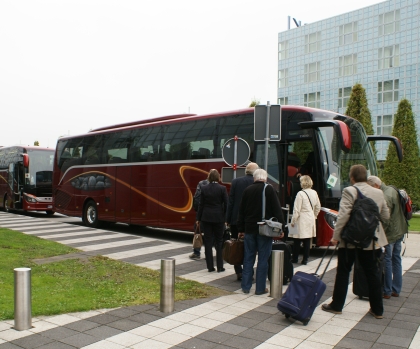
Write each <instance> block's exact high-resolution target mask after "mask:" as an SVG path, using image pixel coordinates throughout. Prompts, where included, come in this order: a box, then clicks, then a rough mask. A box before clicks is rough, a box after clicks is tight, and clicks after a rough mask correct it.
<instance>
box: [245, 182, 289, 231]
mask: <svg viewBox="0 0 420 349" xmlns="http://www.w3.org/2000/svg"><path fill="white" fill-rule="evenodd" d="M263 190H264V182H254V183H253V184H251V185H250V186H249V187H248V188H246V189H245V191H244V193H243V195H242V201H241V205H240V207H239V215H238V222H237V225H238V232H240V233H243V232H245V233H246V234H258V225H257V222H261V220H262V193H263ZM265 197H266V203H265V218H266V219H269V218H271V217H276V218H277V219H278V221H279V222H280V223H282V224H283V226H284V225H285V221H284V218H283V212H282V210H281V206H280V202H279V199H278V197H277V193H276V191H275V190H274V188H273V187H272V186H271V185H268V186H267V188H266V189H265Z"/></svg>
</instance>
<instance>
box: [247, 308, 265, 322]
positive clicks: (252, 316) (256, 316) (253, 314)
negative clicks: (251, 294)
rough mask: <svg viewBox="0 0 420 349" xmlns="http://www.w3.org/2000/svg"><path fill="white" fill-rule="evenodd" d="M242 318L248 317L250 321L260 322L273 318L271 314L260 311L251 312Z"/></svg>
mask: <svg viewBox="0 0 420 349" xmlns="http://www.w3.org/2000/svg"><path fill="white" fill-rule="evenodd" d="M241 316H242V317H247V318H250V319H256V320H259V321H264V320H266V319H268V318H269V317H271V316H272V315H271V314H267V313H261V312H260V311H255V310H251V311H248V312H246V313H244V314H242V315H241Z"/></svg>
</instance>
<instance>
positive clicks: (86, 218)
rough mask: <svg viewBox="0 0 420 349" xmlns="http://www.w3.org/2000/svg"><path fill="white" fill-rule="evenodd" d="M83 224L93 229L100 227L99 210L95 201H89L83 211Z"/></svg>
mask: <svg viewBox="0 0 420 349" xmlns="http://www.w3.org/2000/svg"><path fill="white" fill-rule="evenodd" d="M83 223H85V225H87V226H88V227H91V228H96V227H97V226H98V225H99V220H98V209H97V207H96V204H95V202H94V201H93V200H89V201H88V202H87V203H86V205H85V208H84V210H83Z"/></svg>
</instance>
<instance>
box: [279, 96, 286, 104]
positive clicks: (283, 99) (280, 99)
mask: <svg viewBox="0 0 420 349" xmlns="http://www.w3.org/2000/svg"><path fill="white" fill-rule="evenodd" d="M278 103H279V104H280V105H287V104H289V97H280V98H279V99H278Z"/></svg>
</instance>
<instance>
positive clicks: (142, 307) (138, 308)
mask: <svg viewBox="0 0 420 349" xmlns="http://www.w3.org/2000/svg"><path fill="white" fill-rule="evenodd" d="M176 304H177V303H175V305H176ZM155 306H156V305H155V304H141V305H132V306H130V307H129V308H128V309H131V310H133V311H135V312H142V311H146V310H149V309H152V308H154V307H155Z"/></svg>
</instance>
